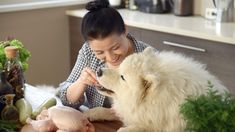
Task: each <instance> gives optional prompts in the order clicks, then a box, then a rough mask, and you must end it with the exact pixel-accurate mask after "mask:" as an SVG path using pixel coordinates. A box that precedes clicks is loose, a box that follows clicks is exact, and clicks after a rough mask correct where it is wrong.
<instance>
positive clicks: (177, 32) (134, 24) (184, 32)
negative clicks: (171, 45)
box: [66, 9, 235, 45]
mask: <svg viewBox="0 0 235 132" xmlns="http://www.w3.org/2000/svg"><path fill="white" fill-rule="evenodd" d="M85 13H86V10H84V9H81V10H69V11H66V14H67V15H68V16H73V17H79V18H82V17H83V16H84V14H85ZM124 21H125V24H126V25H128V26H132V27H136V28H141V29H146V30H152V31H158V32H165V33H171V34H175V35H182V36H186V37H193V38H198V39H204V40H209V41H215V42H222V43H226V44H232V45H235V38H233V37H224V36H214V35H210V34H207V33H202V32H195V31H190V30H185V29H178V28H172V27H166V26H160V25H153V24H148V23H144V25H143V23H139V22H134V21H128V20H125V19H124Z"/></svg>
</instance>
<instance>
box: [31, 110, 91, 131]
mask: <svg viewBox="0 0 235 132" xmlns="http://www.w3.org/2000/svg"><path fill="white" fill-rule="evenodd" d="M37 119H38V120H31V119H27V123H28V124H31V125H32V126H33V129H35V130H37V131H40V132H51V131H67V132H94V131H95V129H94V126H93V125H92V124H91V123H90V122H89V121H88V119H87V117H86V116H85V115H84V114H82V113H81V112H80V111H78V110H76V109H73V108H71V107H67V106H53V107H51V108H49V109H48V110H44V111H42V112H41V114H40V115H39V117H37Z"/></svg>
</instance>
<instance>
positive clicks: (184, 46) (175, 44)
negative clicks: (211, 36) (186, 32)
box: [163, 41, 206, 52]
mask: <svg viewBox="0 0 235 132" xmlns="http://www.w3.org/2000/svg"><path fill="white" fill-rule="evenodd" d="M163 44H165V45H170V46H175V47H181V48H185V49H190V50H195V51H200V52H206V50H205V49H202V48H197V47H193V46H188V45H184V44H179V43H173V42H168V41H163Z"/></svg>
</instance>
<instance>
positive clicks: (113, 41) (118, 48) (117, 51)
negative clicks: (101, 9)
mask: <svg viewBox="0 0 235 132" xmlns="http://www.w3.org/2000/svg"><path fill="white" fill-rule="evenodd" d="M89 44H90V47H91V50H92V51H93V52H94V53H95V56H96V57H97V58H98V59H100V60H102V61H105V62H106V64H107V65H111V66H114V67H116V66H119V65H120V63H121V62H122V61H123V60H124V59H125V57H126V56H128V55H129V54H130V51H131V48H132V46H131V44H130V41H129V39H127V37H126V34H125V33H123V34H121V35H118V34H111V35H109V36H108V37H106V38H103V39H94V40H90V41H89Z"/></svg>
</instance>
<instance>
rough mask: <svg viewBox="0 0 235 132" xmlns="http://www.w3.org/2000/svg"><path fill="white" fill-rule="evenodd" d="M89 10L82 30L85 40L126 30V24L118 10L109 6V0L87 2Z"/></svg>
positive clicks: (83, 21)
mask: <svg viewBox="0 0 235 132" xmlns="http://www.w3.org/2000/svg"><path fill="white" fill-rule="evenodd" d="M86 9H87V10H88V11H89V12H88V13H87V14H86V15H85V16H84V18H83V20H82V28H81V32H82V35H83V37H84V39H85V40H92V39H97V38H105V37H107V36H108V35H110V34H112V33H117V34H122V33H124V32H125V24H124V21H123V19H122V17H121V15H120V14H119V13H118V11H117V10H116V9H114V8H112V7H110V6H109V2H108V0H96V1H92V2H89V3H87V5H86Z"/></svg>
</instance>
